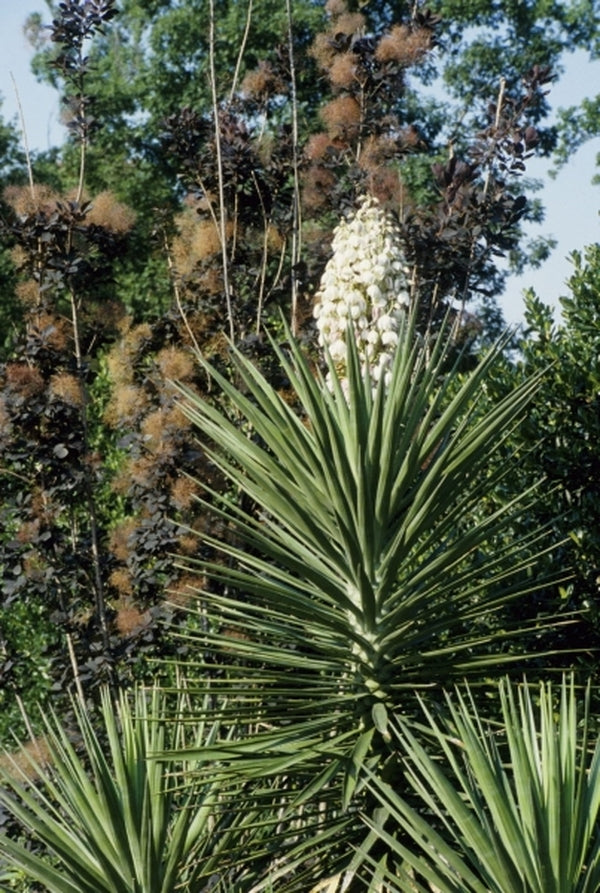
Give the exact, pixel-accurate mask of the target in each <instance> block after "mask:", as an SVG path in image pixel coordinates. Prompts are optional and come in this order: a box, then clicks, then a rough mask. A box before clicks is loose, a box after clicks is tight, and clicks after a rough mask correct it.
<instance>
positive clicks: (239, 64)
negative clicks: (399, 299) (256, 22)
mask: <svg viewBox="0 0 600 893" xmlns="http://www.w3.org/2000/svg"><path fill="white" fill-rule="evenodd" d="M251 21H252V0H249V3H248V12H247V14H246V27H245V28H244V36H243V37H242V42H241V44H240V51H239V53H238V57H237V61H236V63H235V71H234V73H233V80H232V82H231V90H230V91H229V102H232V101H233V97H234V95H235V91H236V89H237V82H238V80H239V77H240V70H241V67H242V61H243V58H244V53H245V51H246V44H247V43H248V35H249V34H250V23H251Z"/></svg>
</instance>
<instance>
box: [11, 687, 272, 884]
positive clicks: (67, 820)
mask: <svg viewBox="0 0 600 893" xmlns="http://www.w3.org/2000/svg"><path fill="white" fill-rule="evenodd" d="M185 706H186V702H185V699H181V698H180V699H179V704H178V706H177V707H176V708H175V709H169V708H168V703H167V701H166V700H165V698H164V696H163V695H162V694H159V692H158V690H157V689H154V690H152V691H151V692H144V691H143V690H141V689H140V690H138V691H136V692H135V694H134V695H133V697H132V698H129V697H128V696H127V695H126V694H124V693H121V694H120V695H119V696H118V699H117V701H116V704H115V703H113V700H112V698H111V696H110V694H109V692H108V691H107V690H105V691H103V693H102V703H101V710H100V713H99V715H95V716H92V715H91V714H90V713H89V711H88V710H87V708H86V707H85V706H84V705H83V704H82V703H81V702H79V701H78V702H75V703H74V711H75V718H76V726H75V731H76V735H75V738H76V739H80V741H79V742H77V741H76V742H75V744H74V743H73V741H72V737H73V736H72V733H71V734H69V733H67V731H66V730H65V728H64V727H63V725H61V723H60V721H59V720H58V719H57V718H56V717H52V718H50V719H48V720H47V721H46V728H45V735H44V739H43V740H44V747H43V754H42V753H40V756H36V753H35V749H29V750H28V751H27V752H26V753H25V752H24V751H21V752H19V753H18V758H17V757H15V756H13V757H12V759H11V758H10V757H9V755H7V756H6V758H5V760H4V761H3V763H2V765H1V766H0V782H1V786H0V805H2V806H3V807H4V808H5V809H6V810H7V811H8V812H9V813H10V814H12V815H13V816H14V817H15V818H16V819H17V820H19V822H20V823H21V825H22V827H23V830H24V832H26V835H27V837H28V838H29V839H30V840H32V841H33V842H35V844H36V846H35V848H34V849H31V848H30V846H28V844H27V843H26V842H25V840H23V841H20V840H19V841H17V840H12V839H9V838H8V837H6V836H4V835H2V836H0V867H1V866H2V865H3V864H4V866H5V867H6V870H7V871H8V870H9V869H18V870H19V871H20V872H21V873H22V874H23V875H24V876H25V877H26V878H28V879H29V880H31V881H35V882H37V883H39V884H41V885H42V887H43V889H44V890H47V891H49V893H173V891H175V890H178V891H186V890H187V891H199V890H202V889H204V888H205V886H206V889H210V890H213V891H232V890H234V889H236V887H235V884H236V883H237V882H238V875H236V874H235V873H231V872H230V870H229V869H230V860H228V859H227V858H222V857H221V855H220V851H221V848H223V849H225V850H227V849H229V850H233V849H235V846H236V845H237V846H240V847H243V846H249V845H250V844H249V843H248V837H247V835H246V834H245V833H244V830H243V826H248V825H249V824H250V823H251V820H252V816H250V815H248V814H243V815H242V814H240V813H236V814H231V813H230V814H228V815H226V814H224V813H223V811H222V810H221V809H220V808H219V792H218V790H217V789H216V788H215V787H213V786H210V785H205V786H203V788H202V789H201V790H189V789H188V790H187V791H186V792H185V793H182V792H181V791H180V790H179V791H178V790H177V789H176V784H175V780H174V779H175V775H176V774H179V773H181V771H182V770H183V771H185V770H186V769H190V766H189V764H187V765H183V766H182V764H181V762H180V761H177V762H175V761H173V760H165V759H155V757H156V756H157V755H158V754H160V753H162V752H164V751H165V750H166V749H167V748H168V747H173V746H179V747H182V746H183V744H184V739H185V738H187V737H188V736H189V735H190V734H191V735H193V737H194V740H195V741H196V742H198V741H199V739H202V740H204V741H206V742H210V740H211V736H212V735H213V734H214V729H208V728H206V727H198V726H196V727H194V729H193V730H192V731H191V732H190V731H189V730H188V727H187V725H186V723H185V721H184V716H183V709H184V707H185ZM167 717H168V722H167ZM76 744H77V746H76ZM230 837H231V838H233V839H234V841H235V843H231V841H230ZM254 838H255V840H254V845H256V846H257V847H258V843H257V841H259V839H260V834H258V836H257V835H256V834H255V835H254ZM240 883H241V887H240V889H249V887H250V881H249V880H248V878H247V877H246V879H245V880H244V879H242V880H241V881H240Z"/></svg>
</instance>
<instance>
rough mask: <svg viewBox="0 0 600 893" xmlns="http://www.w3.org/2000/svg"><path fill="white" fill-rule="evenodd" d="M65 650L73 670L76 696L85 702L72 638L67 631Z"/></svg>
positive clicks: (82, 702)
mask: <svg viewBox="0 0 600 893" xmlns="http://www.w3.org/2000/svg"><path fill="white" fill-rule="evenodd" d="M67 650H68V652H69V660H70V661H71V669H72V670H73V679H74V681H75V690H76V691H77V698H78V700H79V702H80V703H81V704H82V705H83V704H85V696H84V694H83V686H82V684H81V676H80V674H79V666H78V664H77V657H76V656H75V649H74V647H73V639H72V638H71V633H67Z"/></svg>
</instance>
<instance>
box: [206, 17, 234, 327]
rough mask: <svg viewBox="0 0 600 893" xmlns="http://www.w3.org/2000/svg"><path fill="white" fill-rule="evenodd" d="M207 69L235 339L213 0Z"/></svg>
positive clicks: (223, 252)
mask: <svg viewBox="0 0 600 893" xmlns="http://www.w3.org/2000/svg"><path fill="white" fill-rule="evenodd" d="M208 56H209V70H210V89H211V94H212V107H213V116H214V121H215V148H216V152H217V172H218V179H219V233H220V239H221V257H222V262H223V290H224V292H225V303H226V306H227V319H228V322H229V337H230V339H231V341H232V342H233V341H234V340H235V327H234V324H233V308H232V305H231V291H230V287H229V259H228V257H227V209H226V207H225V185H224V180H223V155H222V152H221V123H220V120H219V102H218V98H217V74H216V66H215V0H210V28H209V53H208Z"/></svg>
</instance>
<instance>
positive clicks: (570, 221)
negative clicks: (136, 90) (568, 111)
mask: <svg viewBox="0 0 600 893" xmlns="http://www.w3.org/2000/svg"><path fill="white" fill-rule="evenodd" d="M36 8H37V10H38V11H40V12H42V13H43V14H46V9H45V6H44V4H43V3H41V2H40V3H39V4H37V5H36V3H35V0H0V94H2V96H3V100H4V101H3V104H2V109H1V112H2V115H3V117H4V118H6V119H11V118H12V117H13V116H14V115H16V114H17V101H16V97H15V90H14V87H13V84H12V79H11V73H12V75H13V76H14V79H15V81H16V84H17V88H18V92H19V97H20V101H21V105H22V107H23V114H24V117H25V124H26V128H27V136H28V141H29V144H30V147H31V148H33V149H44V148H48V147H49V146H51V145H52V144H55V143H57V142H60V141H61V140H62V129H61V127H60V123H59V109H58V104H57V101H56V94H55V92H54V91H53V90H51V89H50V88H48V87H45V86H42V85H41V84H38V83H37V82H36V80H35V78H34V77H33V75H32V74H31V72H30V70H29V60H30V57H31V49H30V47H29V45H28V43H27V41H26V39H25V36H24V35H23V33H22V26H23V22H24V20H25V18H26V17H27V14H28V13H29V12H31V11H34V10H35V9H36ZM565 67H566V72H565V74H564V75H563V77H562V78H561V79H560V81H559V82H558V83H557V84H556V85H554V86H553V88H552V92H551V94H550V100H551V102H552V105H553V108H555V109H556V108H559V107H561V106H569V105H573V104H575V103H577V102H579V101H580V100H581V99H582V98H583V97H585V96H590V95H592V96H593V95H595V94H596V93H598V92H599V91H600V61H595V62H590V61H589V60H588V59H587V57H586V55H585V54H584V53H577V54H575V55H574V56H572V57H568V58H567V59H566V60H565ZM598 153H600V138H598V139H594V140H592V141H590V142H589V143H588V144H587V145H586V146H584V147H583V148H582V149H580V150H579V152H578V153H577V154H576V155H575V156H574V157H573V158H571V159H570V161H569V163H568V165H567V166H566V167H565V168H563V170H561V172H560V174H559V175H558V177H557V179H556V180H550V179H549V178H548V177H547V171H548V169H549V167H550V164H549V162H547V161H545V160H542V159H536V160H534V161H533V162H532V163H531V162H530V165H529V168H528V174H530V175H531V176H534V177H539V178H541V179H544V184H545V185H544V189H543V191H542V192H541V193H540V196H541V197H542V198H543V201H544V204H545V206H546V220H545V222H544V223H543V224H542V225H541V226H536V227H535V228H533V229H532V230H531V234H532V235H539V234H542V233H543V234H548V235H552V236H553V237H554V238H556V239H557V240H558V246H557V248H556V249H555V250H554V252H553V254H552V256H551V258H550V259H549V260H548V261H546V263H545V264H544V265H543V267H542V268H541V269H540V270H529V271H527V272H526V273H525V274H524V276H522V277H512V278H511V279H510V281H509V283H508V287H507V290H506V294H505V295H504V296H503V297H502V298H501V304H502V307H503V310H504V314H505V317H506V320H507V322H509V323H516V322H520V321H521V319H522V313H523V298H522V293H523V290H524V289H525V288H528V287H533V288H535V290H536V292H537V293H538V295H539V296H540V297H541V298H542V300H544V301H545V302H546V303H547V304H552V305H556V304H557V301H558V298H559V297H560V296H561V295H564V294H566V293H567V289H566V287H565V282H566V280H567V279H568V277H569V275H570V271H571V264H570V263H569V261H568V260H567V256H568V255H569V254H570V252H571V251H573V250H581V249H583V247H584V246H585V245H588V244H590V243H592V242H597V241H599V240H600V217H599V216H598V212H599V210H600V186H592V185H591V180H592V177H593V175H594V173H595V172H596V156H597V154H598Z"/></svg>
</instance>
